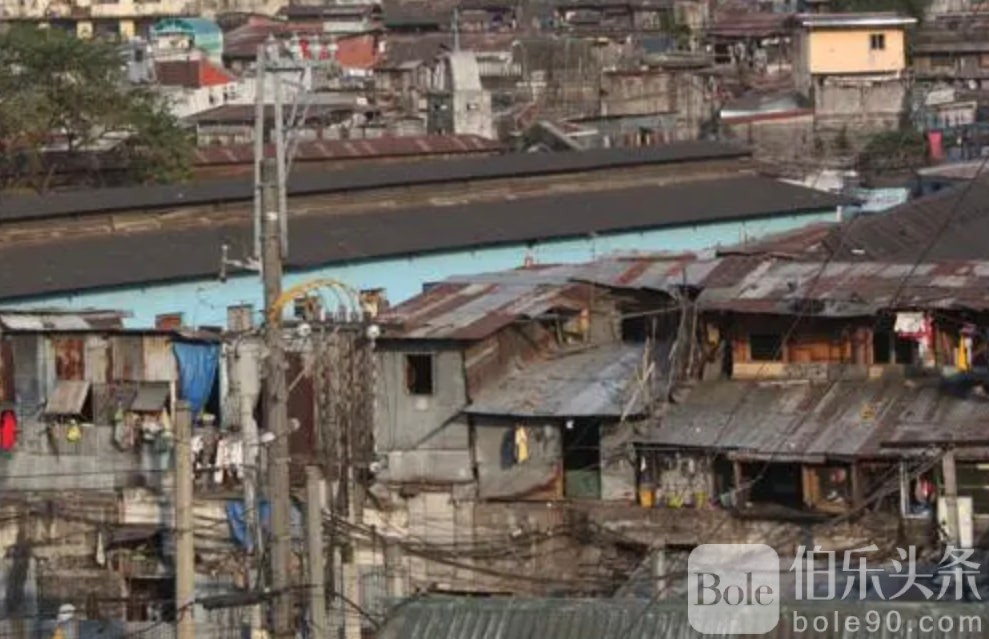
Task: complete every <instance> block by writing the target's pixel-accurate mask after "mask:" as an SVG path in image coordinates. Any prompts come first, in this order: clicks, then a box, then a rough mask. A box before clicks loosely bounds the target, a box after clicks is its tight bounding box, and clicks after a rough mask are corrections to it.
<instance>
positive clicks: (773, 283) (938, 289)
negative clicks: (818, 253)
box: [699, 260, 989, 317]
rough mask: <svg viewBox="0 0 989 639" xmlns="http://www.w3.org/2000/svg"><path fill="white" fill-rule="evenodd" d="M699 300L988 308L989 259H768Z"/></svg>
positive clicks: (794, 306) (777, 308) (798, 308)
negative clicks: (823, 261)
mask: <svg viewBox="0 0 989 639" xmlns="http://www.w3.org/2000/svg"><path fill="white" fill-rule="evenodd" d="M699 300H700V302H701V306H702V307H703V308H705V309H708V310H723V311H736V312H743V313H770V314H784V315H788V314H808V315H822V316H830V317H856V316H869V315H874V314H876V313H877V312H878V311H880V310H886V309H891V310H906V309H911V308H918V309H968V310H985V309H989V262H978V261H945V262H937V263H923V264H918V265H916V268H914V265H912V264H906V263H888V262H831V263H828V264H826V265H823V269H822V264H821V263H820V262H793V261H778V260H765V261H762V262H761V263H759V265H758V266H756V267H755V268H752V269H750V270H749V271H748V272H747V274H745V275H744V276H743V277H742V278H741V279H740V280H738V281H736V282H734V283H732V282H730V281H729V282H725V285H724V286H721V287H718V286H713V285H712V284H711V282H707V283H706V288H705V290H704V291H703V292H702V293H701V295H700V297H699Z"/></svg>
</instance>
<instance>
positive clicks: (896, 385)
mask: <svg viewBox="0 0 989 639" xmlns="http://www.w3.org/2000/svg"><path fill="white" fill-rule="evenodd" d="M972 388H973V387H972V386H969V387H965V386H964V385H958V384H951V383H948V382H944V381H942V380H940V379H937V378H886V379H878V380H868V381H867V380H863V379H847V380H839V381H830V382H812V381H807V380H794V381H716V382H704V383H701V384H698V385H697V386H696V387H695V388H694V389H693V390H692V391H691V392H690V394H689V395H688V396H687V398H686V400H685V401H683V402H682V403H679V404H673V405H671V406H670V407H669V410H668V412H667V413H666V414H665V415H664V416H663V417H662V418H661V423H660V424H659V425H658V426H657V427H656V428H655V429H654V431H653V432H652V433H651V434H650V435H649V436H648V437H646V438H645V439H646V440H648V441H649V442H650V443H652V444H657V445H662V446H675V447H678V448H697V449H711V450H721V451H723V452H734V453H735V454H736V455H738V456H742V457H751V458H770V457H771V458H773V459H776V460H780V461H783V460H787V459H792V460H799V459H804V460H806V459H810V458H824V459H827V458H836V459H847V458H856V457H873V458H875V457H889V456H897V455H901V454H904V452H905V451H904V448H903V447H902V446H901V447H898V448H893V447H891V446H890V444H891V443H892V442H900V443H901V444H903V443H905V442H913V443H917V446H916V449H910V448H908V449H907V450H914V451H916V450H918V449H922V448H924V445H925V444H926V443H932V442H934V441H935V440H938V438H943V437H946V436H947V434H948V433H950V432H952V431H955V430H957V429H963V428H967V429H981V432H983V433H985V432H986V427H985V424H986V423H989V399H987V398H986V397H985V396H984V395H981V394H978V393H976V392H973V391H972ZM911 433H913V434H914V435H911ZM916 433H925V435H924V437H926V438H927V439H924V438H921V437H917V436H916V435H915V434H916ZM983 437H985V435H984V436H983Z"/></svg>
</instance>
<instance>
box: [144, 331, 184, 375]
mask: <svg viewBox="0 0 989 639" xmlns="http://www.w3.org/2000/svg"><path fill="white" fill-rule="evenodd" d="M142 346H143V350H144V377H143V379H144V381H146V382H173V381H177V380H178V378H179V374H178V363H177V362H176V361H175V355H174V354H173V353H172V339H171V337H169V336H167V335H145V336H144V337H143V338H142Z"/></svg>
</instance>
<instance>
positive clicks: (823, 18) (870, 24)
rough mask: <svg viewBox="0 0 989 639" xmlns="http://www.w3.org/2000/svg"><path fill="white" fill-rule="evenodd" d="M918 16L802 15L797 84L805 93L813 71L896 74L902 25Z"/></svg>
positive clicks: (901, 59) (901, 64) (900, 65)
mask: <svg viewBox="0 0 989 639" xmlns="http://www.w3.org/2000/svg"><path fill="white" fill-rule="evenodd" d="M916 22H917V21H916V20H915V19H914V18H905V17H902V16H899V15H896V14H895V13H846V14H817V15H806V16H800V17H799V18H798V23H799V26H800V29H799V32H798V34H797V38H796V40H797V42H796V60H795V65H794V72H795V73H794V75H795V80H796V82H797V88H798V89H800V90H801V91H803V92H805V93H806V92H807V90H808V89H809V88H810V87H811V86H813V84H814V77H815V76H833V75H845V76H847V75H859V76H861V75H879V76H881V75H896V76H899V75H900V74H901V73H902V72H903V70H904V69H905V68H906V48H905V46H904V42H905V31H906V28H907V27H908V26H910V25H912V24H915V23H916Z"/></svg>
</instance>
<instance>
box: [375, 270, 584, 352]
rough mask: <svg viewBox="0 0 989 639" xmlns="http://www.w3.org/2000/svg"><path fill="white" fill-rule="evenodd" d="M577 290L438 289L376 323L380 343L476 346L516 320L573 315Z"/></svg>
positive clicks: (528, 287)
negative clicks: (550, 313) (405, 341)
mask: <svg viewBox="0 0 989 639" xmlns="http://www.w3.org/2000/svg"><path fill="white" fill-rule="evenodd" d="M578 289H579V287H577V286H572V285H568V286H554V285H543V284H528V283H513V284H495V283H460V284H456V283H442V284H437V285H434V286H431V287H429V288H428V289H427V290H426V291H425V292H424V293H423V294H422V295H419V296H418V297H415V298H413V299H411V300H409V301H408V302H405V303H404V304H400V305H398V306H396V307H395V308H393V309H391V310H390V311H389V312H387V313H385V314H383V315H381V316H380V317H379V318H378V319H379V322H380V323H381V324H382V325H385V326H388V327H390V328H389V329H388V330H387V331H386V333H385V337H388V338H401V339H451V340H477V339H484V338H485V337H487V336H488V335H491V334H492V333H494V332H496V331H498V330H499V329H501V328H502V327H504V326H507V325H509V324H511V323H512V322H514V321H515V320H518V319H523V318H534V317H538V316H540V315H542V314H544V313H546V312H548V311H550V310H552V309H572V310H578V309H579V308H580V307H581V305H580V304H579V302H578V301H577V300H576V299H575V297H574V295H575V294H576V293H577V291H578Z"/></svg>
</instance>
